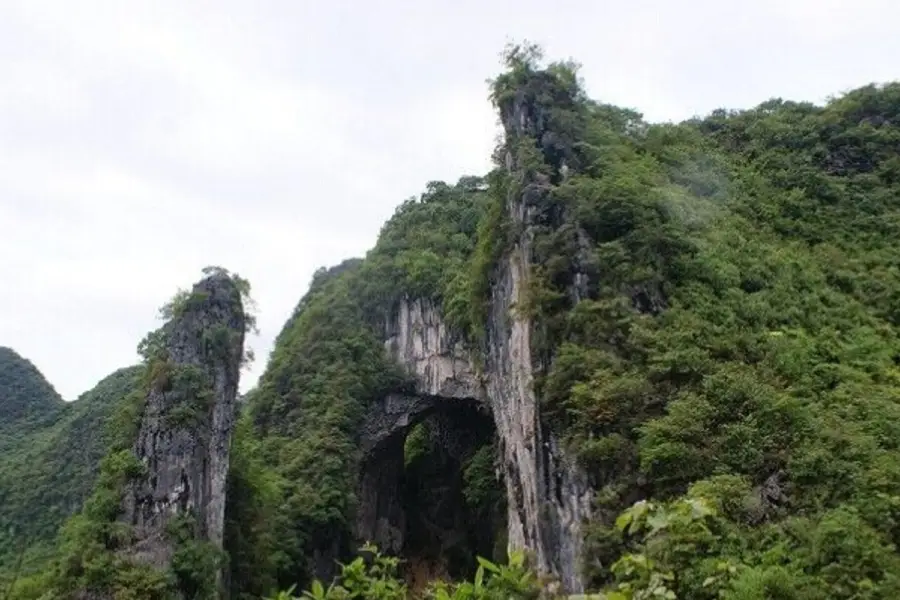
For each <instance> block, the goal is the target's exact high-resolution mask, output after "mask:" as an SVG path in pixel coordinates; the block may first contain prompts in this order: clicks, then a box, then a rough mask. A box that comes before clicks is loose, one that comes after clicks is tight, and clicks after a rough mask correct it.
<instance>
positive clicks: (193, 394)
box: [123, 275, 244, 568]
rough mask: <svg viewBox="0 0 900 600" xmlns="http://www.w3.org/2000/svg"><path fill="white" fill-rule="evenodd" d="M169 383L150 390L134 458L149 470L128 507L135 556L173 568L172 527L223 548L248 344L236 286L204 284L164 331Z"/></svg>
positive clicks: (131, 489)
mask: <svg viewBox="0 0 900 600" xmlns="http://www.w3.org/2000/svg"><path fill="white" fill-rule="evenodd" d="M162 333H163V347H164V351H163V356H165V363H164V365H162V366H161V367H160V369H161V375H160V377H158V378H157V379H156V381H154V384H153V386H152V388H151V389H150V390H149V392H148V394H147V397H146V403H145V407H144V412H143V415H142V417H141V422H140V429H139V433H138V437H137V440H136V441H135V443H134V446H133V451H134V453H135V455H136V456H137V458H138V459H139V460H140V462H141V463H142V464H143V465H144V466H145V468H146V474H145V475H144V477H142V478H140V479H138V480H137V481H135V482H133V483H131V484H130V485H129V486H128V488H127V489H126V492H125V497H124V500H123V509H124V511H123V513H124V515H123V520H124V521H125V522H126V523H128V524H130V525H132V526H133V528H134V535H135V540H136V541H135V543H134V545H133V546H132V547H131V548H130V550H129V554H132V555H133V557H134V558H135V559H136V560H138V561H140V562H144V563H147V564H151V565H153V566H155V567H158V568H164V567H167V566H169V564H170V562H171V559H172V554H173V545H172V542H171V541H170V540H169V537H168V536H167V526H168V525H169V523H170V522H171V521H172V520H173V519H174V518H175V517H176V516H179V515H183V516H188V515H192V516H193V518H194V532H193V533H194V536H195V537H196V538H197V539H202V540H205V541H208V542H211V543H212V544H213V545H214V546H215V547H216V548H221V547H222V535H223V524H224V515H225V483H226V478H227V475H228V455H229V446H230V440H231V431H232V427H233V424H234V419H235V398H236V395H237V388H238V378H239V372H240V363H241V357H242V352H243V341H244V312H243V309H242V306H241V296H240V293H239V291H238V289H237V288H236V286H235V284H234V282H232V281H231V279H229V278H228V277H227V276H224V275H213V276H211V277H208V278H206V279H204V280H202V281H201V282H199V283H198V284H196V285H195V286H194V288H193V290H192V293H191V295H190V297H189V298H188V300H187V301H186V302H185V304H184V306H183V307H182V308H181V310H180V311H179V314H177V315H176V316H175V317H174V318H173V319H172V320H171V321H170V322H169V323H168V324H167V325H166V326H165V327H164V328H163V330H162Z"/></svg>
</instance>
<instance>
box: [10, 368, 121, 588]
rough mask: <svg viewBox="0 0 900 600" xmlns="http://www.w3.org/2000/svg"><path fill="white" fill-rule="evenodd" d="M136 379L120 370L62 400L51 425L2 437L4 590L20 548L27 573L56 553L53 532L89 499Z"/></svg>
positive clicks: (19, 430)
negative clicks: (109, 427)
mask: <svg viewBox="0 0 900 600" xmlns="http://www.w3.org/2000/svg"><path fill="white" fill-rule="evenodd" d="M137 374H138V369H137V368H136V367H129V368H126V369H120V370H118V371H116V372H115V373H113V374H111V375H109V376H108V377H106V378H105V379H103V380H102V381H101V382H100V383H98V384H97V386H96V387H95V388H94V389H93V390H91V391H89V392H87V393H85V394H83V395H82V396H81V397H80V398H78V399H77V400H76V401H74V402H72V403H69V404H62V402H60V404H59V405H58V406H56V407H55V409H54V413H53V414H54V419H53V420H52V421H46V422H43V423H41V424H40V425H35V426H34V427H31V428H24V427H23V428H22V429H9V430H5V431H3V432H0V443H2V450H0V589H2V581H3V575H2V574H3V573H4V572H6V571H8V570H11V569H12V567H13V565H14V564H15V562H16V560H17V557H18V554H19V552H21V551H22V550H24V551H25V555H24V570H25V571H26V572H29V571H32V570H33V569H35V568H37V567H40V566H41V565H42V564H43V563H44V562H45V561H46V559H47V558H48V557H50V556H51V555H52V553H53V541H54V539H55V537H56V532H57V531H58V530H59V528H60V526H61V525H62V523H63V521H64V520H65V519H66V518H67V517H68V516H69V515H71V514H72V513H74V512H77V511H78V510H79V509H80V508H81V506H82V504H83V503H84V501H85V499H86V498H87V497H88V496H89V495H90V493H91V489H92V488H93V485H94V481H95V480H96V478H97V474H98V470H99V469H98V466H99V463H100V459H101V458H102V457H103V456H104V454H106V452H107V449H108V448H109V446H110V443H111V438H110V436H109V435H108V434H107V431H106V429H105V427H104V425H103V424H104V422H105V421H106V419H107V418H108V417H109V416H110V415H111V414H112V412H113V410H114V407H115V406H116V404H117V403H118V402H119V401H121V400H122V399H123V398H125V397H126V396H127V395H128V394H129V393H130V392H131V391H132V390H133V389H134V387H135V385H136V383H135V377H136V376H137ZM46 389H52V388H46ZM51 398H53V399H54V402H55V399H56V396H55V394H54V396H52V397H51Z"/></svg>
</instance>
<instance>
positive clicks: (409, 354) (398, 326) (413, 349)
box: [384, 298, 484, 399]
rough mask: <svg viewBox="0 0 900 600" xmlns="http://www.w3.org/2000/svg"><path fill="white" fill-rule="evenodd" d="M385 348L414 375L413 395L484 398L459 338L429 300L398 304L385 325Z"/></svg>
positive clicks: (474, 371)
mask: <svg viewBox="0 0 900 600" xmlns="http://www.w3.org/2000/svg"><path fill="white" fill-rule="evenodd" d="M384 345H385V348H386V349H387V351H388V354H389V355H390V356H391V357H393V358H394V359H395V360H396V361H397V362H398V363H399V364H401V365H404V366H405V367H406V368H407V370H408V371H409V372H410V374H412V375H414V376H415V380H416V392H417V393H418V394H421V395H425V396H440V397H442V398H474V399H482V398H483V397H484V388H483V386H482V385H481V380H480V378H479V377H478V374H477V371H476V370H475V369H474V368H473V365H472V361H471V359H470V357H469V355H468V353H467V352H466V350H465V349H464V348H463V345H462V343H461V341H460V338H459V336H456V335H453V332H451V331H450V328H449V327H447V325H446V323H444V319H443V317H442V315H441V312H440V309H439V308H438V307H436V306H435V305H434V303H433V302H431V301H430V300H424V299H420V298H418V299H411V300H406V301H404V302H401V303H400V307H399V309H398V311H397V314H396V315H395V316H394V318H393V319H392V320H390V321H389V322H388V323H387V324H386V326H385V343H384Z"/></svg>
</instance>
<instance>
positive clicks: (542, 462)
mask: <svg viewBox="0 0 900 600" xmlns="http://www.w3.org/2000/svg"><path fill="white" fill-rule="evenodd" d="M511 202H513V203H515V199H511ZM511 208H515V206H511ZM526 252H527V246H523V245H521V244H520V246H519V247H518V248H517V249H516V251H515V252H513V253H512V254H511V255H510V256H509V257H508V258H507V260H506V261H505V262H504V264H503V266H502V267H501V270H500V279H499V281H498V282H497V285H496V287H495V289H494V296H493V301H492V310H491V320H490V328H489V331H488V339H489V354H488V357H487V361H486V364H485V369H484V373H483V377H479V375H478V371H477V369H476V367H475V365H474V364H473V362H472V360H471V358H470V357H469V356H468V355H467V353H466V351H465V350H464V349H463V348H462V345H461V344H460V343H459V342H458V341H457V340H456V338H454V336H453V335H452V334H451V332H450V329H449V328H448V326H447V325H446V323H445V322H444V320H443V318H442V316H441V313H440V310H439V309H438V308H437V307H436V306H434V304H433V303H432V302H430V301H427V300H421V299H416V300H408V301H405V302H403V303H401V305H400V308H399V310H398V312H397V315H396V317H395V318H394V320H393V321H392V323H390V324H389V325H388V327H387V329H386V331H387V334H388V339H387V341H386V342H385V347H386V349H387V350H388V352H389V354H390V355H391V357H392V358H394V359H395V360H396V361H397V362H399V363H400V364H402V365H404V366H405V367H406V368H407V370H408V372H409V373H410V374H412V375H414V376H415V379H416V393H417V394H419V395H422V396H428V397H429V398H428V399H427V400H425V399H421V398H411V397H402V398H401V397H396V398H387V399H385V401H384V403H383V404H384V408H383V412H384V413H385V414H384V415H383V416H382V415H380V411H378V414H379V418H376V417H374V416H373V417H370V419H369V421H370V422H367V426H366V427H365V428H364V429H365V431H367V432H368V434H367V435H364V438H365V439H364V442H365V444H364V445H365V446H366V448H371V447H372V446H373V445H374V443H375V440H376V439H377V440H380V439H383V438H385V437H387V434H389V433H390V432H393V431H395V430H396V429H397V428H398V427H399V426H401V425H402V426H406V425H408V423H409V422H410V421H411V420H412V419H413V418H415V417H416V416H417V415H418V414H420V413H423V412H425V411H426V410H427V409H428V408H430V407H433V406H434V404H435V403H440V402H443V403H445V405H447V404H448V403H452V402H453V401H454V400H455V401H459V400H461V399H465V398H468V399H475V400H481V401H483V402H484V403H485V404H486V405H487V406H488V407H489V409H490V412H491V414H492V417H493V421H494V424H495V427H496V430H497V436H498V439H499V442H500V444H499V445H500V456H501V458H502V471H503V479H504V481H505V482H506V488H507V506H508V513H509V514H508V521H507V522H508V539H509V546H510V548H512V549H527V550H529V551H530V552H533V553H534V557H535V560H536V561H537V565H536V566H537V568H538V569H539V570H540V571H541V572H544V573H552V574H554V575H556V576H557V577H559V578H560V580H561V583H562V584H563V585H564V586H565V588H566V589H567V590H569V591H572V592H578V591H581V590H582V589H583V585H582V582H581V577H580V575H579V565H580V561H581V545H582V541H581V540H582V532H581V520H582V519H584V518H585V517H586V516H587V515H588V514H589V511H590V488H589V487H588V484H587V481H586V479H585V478H584V476H583V475H582V474H581V472H580V471H579V469H578V468H577V467H576V466H575V465H574V464H572V463H571V462H570V461H567V460H566V459H565V457H563V456H562V454H561V452H560V450H559V448H558V447H557V442H556V440H555V439H554V438H553V437H552V436H551V435H550V434H549V433H548V432H546V431H545V430H544V428H543V427H542V426H541V422H540V414H539V410H538V404H537V399H536V398H535V394H534V391H533V389H532V380H533V367H532V359H531V346H530V336H531V328H532V323H531V322H530V320H528V319H526V318H524V317H522V316H520V315H518V314H517V313H516V312H515V311H514V310H513V305H514V304H515V302H516V299H517V298H518V297H519V294H520V292H521V287H522V283H523V281H524V280H525V277H526V276H527V275H526V274H527V265H526V264H524V262H523V260H524V259H523V257H524V256H525V255H526ZM398 423H399V425H398ZM376 432H377V433H376ZM364 471H366V470H365V469H364ZM382 473H383V471H382ZM382 476H383V475H382ZM367 481H368V478H367V476H366V475H365V474H364V483H363V485H362V489H363V490H366V489H369V488H370V486H369V485H366V482H367ZM370 500H372V502H370V503H366V502H362V503H361V504H362V505H363V506H367V505H368V506H369V507H370V509H369V510H366V511H364V514H365V518H363V519H362V521H361V522H362V523H363V524H364V526H362V527H361V529H362V530H363V531H366V532H371V533H372V534H373V535H375V534H376V532H377V531H378V528H377V527H375V526H374V524H373V523H374V520H375V519H376V516H375V513H380V512H384V513H386V512H389V511H386V510H384V511H379V510H378V509H377V508H376V506H377V502H376V501H374V497H373V498H370ZM369 513H372V514H369ZM398 528H399V527H398ZM398 528H395V529H394V531H396V530H397V529H398ZM381 537H383V538H384V541H385V542H387V541H388V539H391V540H393V539H394V538H393V537H391V536H386V535H385V536H381ZM375 539H380V538H379V536H378V535H375ZM395 545H396V543H395Z"/></svg>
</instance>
